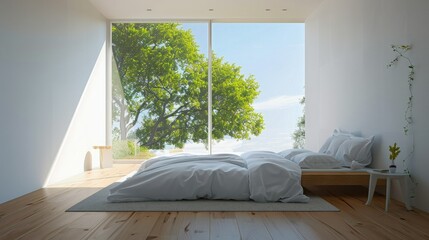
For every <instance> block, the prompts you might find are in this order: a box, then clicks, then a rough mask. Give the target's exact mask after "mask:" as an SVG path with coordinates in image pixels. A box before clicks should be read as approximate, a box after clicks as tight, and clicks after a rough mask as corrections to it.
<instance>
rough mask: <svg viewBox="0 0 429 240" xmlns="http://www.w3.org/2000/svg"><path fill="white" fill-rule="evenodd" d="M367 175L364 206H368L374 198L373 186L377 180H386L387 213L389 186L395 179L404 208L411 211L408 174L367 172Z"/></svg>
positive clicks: (386, 209) (386, 207)
mask: <svg viewBox="0 0 429 240" xmlns="http://www.w3.org/2000/svg"><path fill="white" fill-rule="evenodd" d="M368 173H369V187H368V200H367V202H366V205H370V204H371V201H372V197H373V196H374V191H375V186H376V185H377V180H378V179H379V178H382V179H383V178H385V179H386V206H385V211H386V212H387V211H388V209H389V203H390V185H391V181H392V179H396V180H398V181H399V183H400V185H401V192H402V196H403V198H404V203H405V207H406V208H407V210H412V208H411V204H410V196H409V192H408V183H407V179H408V174H405V173H389V172H381V171H380V170H378V171H377V170H368Z"/></svg>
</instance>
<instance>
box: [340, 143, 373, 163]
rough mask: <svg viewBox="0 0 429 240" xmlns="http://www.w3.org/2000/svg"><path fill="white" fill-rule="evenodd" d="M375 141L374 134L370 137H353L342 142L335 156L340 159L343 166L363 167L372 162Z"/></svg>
mask: <svg viewBox="0 0 429 240" xmlns="http://www.w3.org/2000/svg"><path fill="white" fill-rule="evenodd" d="M373 143H374V136H372V137H369V138H361V137H351V138H350V139H347V140H346V141H344V142H343V143H342V144H341V146H340V147H339V148H338V151H337V153H336V154H335V158H336V159H338V160H340V161H341V162H342V164H343V166H347V167H352V166H353V168H363V167H365V166H367V165H369V164H371V162H372V156H371V148H372V145H373Z"/></svg>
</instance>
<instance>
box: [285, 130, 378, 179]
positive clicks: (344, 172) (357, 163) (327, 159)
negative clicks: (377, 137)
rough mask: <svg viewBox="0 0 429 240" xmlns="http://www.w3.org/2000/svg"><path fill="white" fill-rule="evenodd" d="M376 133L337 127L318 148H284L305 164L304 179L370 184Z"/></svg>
mask: <svg viewBox="0 0 429 240" xmlns="http://www.w3.org/2000/svg"><path fill="white" fill-rule="evenodd" d="M373 143H374V136H370V137H361V136H358V135H356V134H353V133H350V132H347V131H343V130H340V129H335V130H334V131H333V133H332V135H331V136H330V137H329V138H328V139H326V141H325V143H324V144H323V145H322V146H321V148H320V150H319V151H318V152H313V151H310V150H307V149H287V150H285V151H282V152H280V153H279V154H280V155H282V156H283V157H284V158H287V159H290V160H291V161H293V162H295V163H297V164H298V165H299V166H300V167H301V168H302V177H301V183H302V185H303V186H304V187H305V186H310V185H363V186H368V183H369V174H368V170H369V169H371V168H369V167H368V166H369V165H370V164H371V162H372V154H371V151H372V146H373Z"/></svg>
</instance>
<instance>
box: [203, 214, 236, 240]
mask: <svg viewBox="0 0 429 240" xmlns="http://www.w3.org/2000/svg"><path fill="white" fill-rule="evenodd" d="M210 239H213V240H214V239H219V240H232V239H240V231H239V230H238V226H237V221H236V218H235V214H234V213H232V212H213V213H211V214H210Z"/></svg>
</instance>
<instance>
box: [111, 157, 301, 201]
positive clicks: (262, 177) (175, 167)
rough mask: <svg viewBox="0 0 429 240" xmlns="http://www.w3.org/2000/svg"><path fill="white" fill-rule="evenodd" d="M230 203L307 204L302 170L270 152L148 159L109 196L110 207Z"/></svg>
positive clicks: (112, 190)
mask: <svg viewBox="0 0 429 240" xmlns="http://www.w3.org/2000/svg"><path fill="white" fill-rule="evenodd" d="M200 198H203V199H233V200H249V199H251V200H254V201H257V202H276V201H281V202H307V201H308V200H309V199H308V197H307V196H305V195H304V194H303V189H302V186H301V168H300V167H299V166H298V165H297V164H296V163H294V162H292V161H289V160H286V159H284V158H283V157H281V156H280V155H278V154H276V153H273V152H262V151H255V152H247V153H244V154H242V155H241V156H238V155H234V154H214V155H177V156H171V157H159V158H153V159H150V160H148V161H146V162H144V163H143V164H142V166H141V167H140V169H139V170H138V171H137V173H136V174H135V175H133V176H132V177H130V178H128V179H127V180H125V181H124V182H122V183H120V184H119V185H118V186H115V187H114V188H112V189H111V190H110V195H109V196H108V197H107V199H108V201H110V202H133V201H157V200H167V201H169V200H184V199H186V200H191V199H200Z"/></svg>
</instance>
